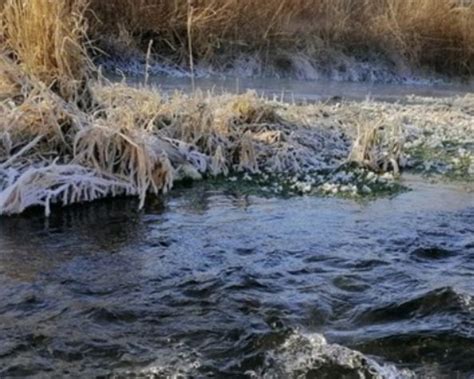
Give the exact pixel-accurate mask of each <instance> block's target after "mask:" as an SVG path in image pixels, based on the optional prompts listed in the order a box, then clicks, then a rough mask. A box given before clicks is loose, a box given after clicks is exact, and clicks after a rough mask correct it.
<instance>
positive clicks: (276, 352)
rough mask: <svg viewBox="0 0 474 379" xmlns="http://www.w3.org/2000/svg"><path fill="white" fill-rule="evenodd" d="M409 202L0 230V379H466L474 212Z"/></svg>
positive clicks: (409, 197) (241, 201) (81, 211)
mask: <svg viewBox="0 0 474 379" xmlns="http://www.w3.org/2000/svg"><path fill="white" fill-rule="evenodd" d="M411 185H412V186H413V188H414V190H413V191H412V192H408V193H405V194H402V195H400V196H397V197H396V198H393V199H381V200H377V201H373V202H370V203H365V204H361V203H357V202H354V201H350V200H340V199H327V198H317V197H297V198H291V199H264V198H259V197H248V196H242V195H239V194H238V193H233V192H227V193H226V192H222V191H215V190H206V189H205V188H201V187H194V188H189V189H182V190H178V191H176V192H174V194H173V195H172V196H170V197H167V198H165V199H163V200H158V199H157V200H154V201H150V203H149V204H148V205H147V208H146V210H145V211H143V212H138V211H137V210H136V206H137V203H136V202H135V201H133V200H126V199H123V200H118V199H116V200H114V201H106V202H99V203H95V204H91V205H85V206H77V207H72V208H68V209H64V210H59V211H56V212H55V213H54V214H53V216H52V217H51V218H50V219H49V220H46V219H45V218H44V217H42V215H41V214H39V213H33V214H30V215H29V216H22V217H18V218H11V219H1V220H0V299H1V302H0V377H1V378H6V377H14V376H16V377H28V376H32V377H45V378H49V377H84V378H94V377H166V376H171V377H173V376H176V375H178V374H179V373H181V374H182V377H209V376H214V377H219V378H220V377H222V378H232V377H236V378H238V377H255V378H259V377H266V378H288V377H290V378H291V377H303V378H304V377H307V378H337V377H348V378H357V377H359V376H358V375H362V374H363V375H365V377H393V378H398V377H403V376H408V377H410V375H416V376H419V377H434V378H438V377H447V378H453V377H454V378H455V377H460V378H471V377H474V299H473V296H474V194H473V193H470V192H468V191H466V190H464V189H463V188H461V187H460V186H456V185H445V184H437V185H431V184H428V183H426V182H422V181H416V182H413V183H411ZM323 336H324V337H323ZM325 340H327V343H326V342H325ZM339 345H342V346H344V347H341V346H339ZM347 348H348V349H347ZM349 349H350V350H349ZM355 351H358V352H361V353H362V354H363V355H362V354H360V353H357V352H355ZM408 370H409V371H408Z"/></svg>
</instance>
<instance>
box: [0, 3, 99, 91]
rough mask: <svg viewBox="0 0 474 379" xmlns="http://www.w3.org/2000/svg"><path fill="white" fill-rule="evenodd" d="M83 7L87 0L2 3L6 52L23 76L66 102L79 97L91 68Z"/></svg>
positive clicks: (84, 7) (85, 5)
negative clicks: (51, 89) (35, 80)
mask: <svg viewBox="0 0 474 379" xmlns="http://www.w3.org/2000/svg"><path fill="white" fill-rule="evenodd" d="M86 7H87V1H86V0H61V1H52V0H4V8H3V15H2V24H3V26H2V29H3V31H2V33H1V34H2V35H3V37H0V38H3V39H4V45H5V48H6V50H8V51H10V52H11V53H12V55H14V58H15V60H16V61H17V62H18V63H19V64H20V65H21V68H22V69H23V71H24V72H25V73H26V74H28V75H31V76H32V77H35V78H36V79H37V80H39V81H41V82H43V83H44V84H45V85H47V86H48V87H51V88H53V89H55V90H56V92H57V93H59V94H60V95H61V96H63V97H64V98H66V99H72V98H74V97H77V96H80V95H82V91H83V90H84V88H85V86H84V82H85V80H86V79H87V73H88V69H89V68H90V63H89V60H88V57H87V54H86V49H85V45H84V44H85V41H86V20H85V17H84V15H85V10H86ZM4 53H5V52H4Z"/></svg>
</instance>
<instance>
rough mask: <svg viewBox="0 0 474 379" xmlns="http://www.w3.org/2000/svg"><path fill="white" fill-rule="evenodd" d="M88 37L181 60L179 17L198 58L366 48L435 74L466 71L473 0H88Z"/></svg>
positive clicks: (473, 56)
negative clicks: (90, 20)
mask: <svg viewBox="0 0 474 379" xmlns="http://www.w3.org/2000/svg"><path fill="white" fill-rule="evenodd" d="M91 7H92V9H93V11H94V14H95V17H94V18H93V20H95V21H97V20H98V21H97V22H94V31H95V36H96V37H97V38H98V39H102V40H104V39H105V40H107V39H108V40H109V41H110V40H112V39H114V38H115V41H117V40H119V41H121V43H122V45H123V46H128V47H130V46H132V45H133V46H135V47H138V48H141V49H143V50H144V49H146V46H148V42H149V40H150V39H154V46H155V48H156V52H157V53H159V54H161V55H164V56H167V57H171V58H173V59H174V60H175V61H176V62H180V63H185V62H187V59H188V56H187V54H188V50H189V49H188V43H189V41H188V40H187V39H188V30H187V22H188V21H189V14H190V12H192V15H193V24H192V38H193V41H192V46H193V53H194V55H195V58H196V59H198V60H204V61H205V60H207V61H212V60H219V59H221V60H222V59H224V60H225V59H226V58H227V57H228V56H229V55H235V54H238V53H241V52H252V53H259V54H261V55H262V56H264V57H267V58H269V59H271V58H272V56H275V55H277V54H278V52H281V51H287V52H290V53H291V52H294V51H296V50H297V51H302V52H305V53H307V54H309V55H317V54H322V53H327V51H329V50H334V51H336V52H337V51H342V52H344V53H346V54H347V53H349V54H364V53H365V52H367V51H372V52H375V53H380V54H383V55H384V56H386V57H389V58H390V59H392V60H393V61H403V62H406V63H408V64H411V65H415V66H429V67H432V68H434V69H436V70H439V71H448V72H455V73H464V74H468V73H470V72H472V71H474V2H472V1H467V0H267V1H260V0H248V1H242V0H192V1H189V0H174V1H159V0H111V1H102V0H92V2H91Z"/></svg>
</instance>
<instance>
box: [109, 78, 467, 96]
mask: <svg viewBox="0 0 474 379" xmlns="http://www.w3.org/2000/svg"><path fill="white" fill-rule="evenodd" d="M109 78H110V79H111V80H112V81H119V80H121V77H119V76H116V75H109ZM127 82H128V83H129V84H143V83H144V82H145V78H144V77H140V76H138V77H131V78H129V79H128V80H127ZM148 84H151V85H154V86H157V87H158V88H159V89H160V90H162V91H165V92H173V91H176V90H178V91H183V92H191V91H192V89H193V85H192V82H191V79H189V78H182V77H173V76H151V77H150V78H149V79H148ZM194 87H195V89H199V90H202V91H210V92H213V93H216V94H219V93H243V92H246V91H248V90H253V91H256V92H257V93H258V94H259V95H261V96H264V97H266V98H275V99H276V100H281V101H286V102H293V101H294V102H297V103H301V102H315V101H326V100H339V99H346V100H365V99H372V100H379V101H389V102H394V101H400V100H402V98H403V97H404V96H409V95H416V96H427V97H451V96H463V95H466V94H468V93H473V92H474V82H472V81H471V82H470V83H431V84H427V83H413V84H386V83H367V82H343V81H331V80H318V81H304V80H294V79H275V78H229V77H222V78H221V77H209V78H196V79H195V81H194Z"/></svg>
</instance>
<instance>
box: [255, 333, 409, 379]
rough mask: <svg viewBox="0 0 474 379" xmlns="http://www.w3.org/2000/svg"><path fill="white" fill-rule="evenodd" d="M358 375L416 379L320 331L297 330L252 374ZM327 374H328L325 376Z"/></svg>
mask: <svg viewBox="0 0 474 379" xmlns="http://www.w3.org/2000/svg"><path fill="white" fill-rule="evenodd" d="M338 372H339V373H340V374H341V375H347V374H348V373H351V374H355V375H357V376H358V377H360V378H380V379H405V378H406V379H408V378H415V374H414V373H413V372H411V371H409V370H400V369H397V368H396V367H395V366H394V365H391V364H387V363H379V362H376V361H375V360H374V359H373V358H370V357H367V356H365V355H363V354H362V353H360V352H358V351H354V350H351V349H348V348H346V347H343V346H340V345H336V344H329V343H328V342H327V341H326V339H325V337H324V336H323V335H321V334H317V333H307V334H306V333H299V332H294V333H293V334H292V335H291V336H289V337H288V338H287V340H286V341H285V343H284V344H283V345H282V346H280V347H279V348H277V349H275V350H274V351H271V352H269V353H268V354H267V357H266V362H265V369H264V370H263V371H262V372H252V373H248V374H250V375H251V376H252V377H254V378H264V379H273V378H298V379H299V378H305V377H307V375H309V374H311V375H318V374H319V375H322V376H323V377H327V375H334V377H336V376H337V375H338ZM325 375H326V376H325Z"/></svg>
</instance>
